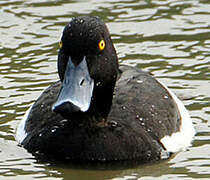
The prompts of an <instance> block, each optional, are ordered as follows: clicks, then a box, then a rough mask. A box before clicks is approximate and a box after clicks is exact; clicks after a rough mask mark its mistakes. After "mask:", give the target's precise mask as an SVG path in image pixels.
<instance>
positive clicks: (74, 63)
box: [53, 16, 118, 116]
mask: <svg viewBox="0 0 210 180" xmlns="http://www.w3.org/2000/svg"><path fill="white" fill-rule="evenodd" d="M58 73H59V77H60V79H61V81H62V83H63V86H62V89H61V92H60V94H59V96H58V101H60V102H59V103H57V102H56V103H57V104H55V105H54V107H53V110H54V111H55V112H58V113H61V114H69V113H73V112H75V111H83V112H86V111H90V110H93V111H97V112H99V113H100V114H101V115H102V116H106V115H107V114H108V112H109V110H110V107H111V101H112V96H113V90H114V86H115V82H116V78H117V74H118V59H117V55H116V51H115V48H114V46H113V43H112V40H111V38H110V34H109V31H108V29H107V27H106V25H105V24H104V23H103V22H102V21H101V20H100V19H99V18H98V17H90V16H82V17H77V18H73V19H72V20H71V21H70V22H69V24H67V25H66V27H65V28H64V31H63V35H62V38H61V42H60V51H59V55H58ZM69 82H70V83H69ZM75 84H76V85H75ZM83 84H84V86H83ZM86 85H88V86H86ZM87 92H88V94H87ZM64 94H65V95H64ZM67 94H68V95H67ZM64 96H65V99H66V100H63V99H64ZM67 96H68V97H67ZM70 96H71V97H70ZM75 97H76V98H75ZM84 97H85V98H84ZM72 98H73V99H74V100H73V101H72V100H71V99H72ZM88 101H89V102H88ZM75 102H76V103H75ZM81 104H83V105H84V104H85V105H84V106H83V107H82V105H81ZM80 105H81V107H82V108H81V107H80ZM61 107H62V108H61Z"/></svg>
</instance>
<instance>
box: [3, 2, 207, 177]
mask: <svg viewBox="0 0 210 180" xmlns="http://www.w3.org/2000/svg"><path fill="white" fill-rule="evenodd" d="M0 7H1V8H0V11H1V13H0V36H1V40H0V79H1V81H0V104H1V106H0V159H1V161H0V177H2V178H3V179H7V178H8V179H9V178H12V179H14V178H15V179H23V178H25V179H35V178H45V179H97V180H98V179H137V178H140V179H154V177H156V179H167V178H172V179H179V178H180V179H184V178H189V177H192V178H209V177H210V173H209V172H210V169H209V163H208V162H209V160H210V157H209V153H208V150H209V148H210V147H209V145H208V142H209V140H210V134H209V132H210V128H209V126H210V108H209V107H210V95H209V81H210V73H209V65H210V53H209V48H210V40H209V39H210V31H209V26H210V24H209V15H210V13H209V9H210V4H209V2H208V1H203V0H189V1H179V0H172V1H169V0H168V1H161V0H154V1H151V0H145V1H137V0H133V1H132V0H128V1H121V0H116V1H111V0H108V1H105V0H104V1H97V0H89V1H71V2H66V1H64V0H60V1H43V0H29V1H23V0H11V1H7V0H1V2H0ZM78 15H97V16H100V17H101V18H102V19H103V20H104V21H105V22H106V23H107V25H108V27H109V29H110V31H111V34H112V38H113V40H114V43H115V46H116V49H117V52H118V56H119V60H120V62H121V63H125V64H130V65H132V66H138V67H139V68H142V69H144V70H148V71H150V72H152V73H153V74H154V75H155V76H156V77H158V78H160V79H161V80H162V81H163V82H164V83H165V84H167V85H168V86H169V87H170V88H171V89H173V90H174V92H175V93H176V94H177V95H178V96H179V97H180V98H181V99H183V100H184V103H185V104H186V106H187V108H188V109H189V110H190V114H191V116H192V117H193V122H194V124H195V127H196V130H197V136H196V137H195V142H194V144H193V147H191V148H189V150H188V151H185V152H180V153H178V154H176V155H174V157H173V158H171V159H170V160H168V161H162V162H158V163H155V164H146V165H139V166H135V167H127V168H123V169H119V168H118V169H115V170H114V169H112V170H108V169H107V168H102V167H101V168H102V169H97V170H94V169H91V170H90V169H86V168H79V167H72V166H70V165H66V164H65V165H61V164H51V163H43V162H37V161H36V160H35V159H34V158H33V157H32V156H31V155H30V154H28V153H27V152H26V151H25V150H24V149H23V148H20V147H18V146H17V144H16V142H15V140H14V133H15V129H16V126H17V123H18V122H19V120H20V119H21V118H22V116H23V114H24V112H25V111H26V110H27V108H28V107H29V106H30V105H31V104H32V103H33V102H34V100H35V99H36V98H37V96H39V94H40V93H41V92H42V90H43V89H45V88H46V87H47V86H48V85H49V84H50V83H51V82H54V81H56V80H57V79H58V77H57V74H56V71H57V70H56V59H57V49H58V45H57V43H58V41H59V38H60V34H61V32H62V29H63V27H64V25H65V24H66V23H67V22H68V21H69V19H70V18H71V17H73V16H78ZM105 169H106V170H105ZM2 178H1V179H2Z"/></svg>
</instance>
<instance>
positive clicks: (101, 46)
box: [98, 40, 105, 51]
mask: <svg viewBox="0 0 210 180" xmlns="http://www.w3.org/2000/svg"><path fill="white" fill-rule="evenodd" d="M98 47H99V49H100V50H101V51H102V50H104V48H105V41H104V40H101V41H100V42H99V43H98Z"/></svg>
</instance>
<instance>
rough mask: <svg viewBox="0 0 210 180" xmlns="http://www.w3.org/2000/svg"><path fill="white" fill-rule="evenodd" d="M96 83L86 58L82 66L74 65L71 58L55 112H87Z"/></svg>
mask: <svg viewBox="0 0 210 180" xmlns="http://www.w3.org/2000/svg"><path fill="white" fill-rule="evenodd" d="M93 87H94V81H93V79H92V78H91V77H90V74H89V71H88V67H87V62H86V57H85V56H84V57H83V60H82V61H81V63H80V64H78V65H76V66H75V65H74V64H73V63H72V60H71V57H70V58H69V61H68V64H67V67H66V71H65V75H64V80H63V83H62V88H61V90H60V93H59V95H58V98H57V101H56V102H55V104H54V105H53V107H52V109H53V111H54V112H57V113H60V114H69V113H72V112H77V111H82V112H86V111H87V110H88V109H89V107H90V103H91V97H92V94H93Z"/></svg>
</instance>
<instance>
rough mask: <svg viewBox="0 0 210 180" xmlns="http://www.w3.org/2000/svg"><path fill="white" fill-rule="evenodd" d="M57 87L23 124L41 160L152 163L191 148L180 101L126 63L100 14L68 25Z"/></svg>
mask: <svg viewBox="0 0 210 180" xmlns="http://www.w3.org/2000/svg"><path fill="white" fill-rule="evenodd" d="M59 46H60V47H59V52H58V60H57V68H58V76H59V81H57V82H55V83H53V84H52V85H50V86H49V87H48V88H47V89H46V90H44V92H43V93H42V94H41V95H40V96H39V97H38V99H37V100H36V101H35V102H34V104H33V105H32V106H31V107H30V108H29V109H28V110H27V112H26V113H25V115H24V117H23V119H22V120H21V121H20V123H19V125H18V128H17V133H16V140H17V142H18V144H19V145H20V146H22V147H23V148H25V149H26V150H27V151H28V152H29V153H32V154H33V155H34V156H35V157H37V158H40V157H44V158H49V159H55V160H57V159H59V160H68V161H72V162H74V161H76V162H87V161H88V162H112V161H115V162H119V161H138V162H149V161H153V160H161V159H167V158H169V157H170V156H171V154H173V153H175V152H178V151H181V150H185V149H187V148H188V147H189V146H191V143H192V140H193V137H194V135H195V129H194V127H193V123H192V119H191V117H190V115H189V112H188V111H187V109H186V108H185V106H184V105H183V103H182V102H181V101H180V100H179V98H178V97H177V96H176V95H175V94H174V93H173V92H172V91H171V90H170V89H169V88H167V87H166V85H164V84H163V83H162V82H160V81H159V80H157V79H156V78H154V77H153V75H152V74H151V73H149V72H146V71H143V70H141V69H140V68H137V67H131V66H128V65H120V64H119V63H118V57H117V53H116V50H115V47H114V45H113V42H112V39H111V36H110V33H109V30H108V28H107V26H106V25H105V23H104V22H103V21H102V20H101V19H100V18H99V17H95V16H79V17H74V18H72V19H71V21H70V22H69V23H68V24H67V25H66V26H65V27H64V30H63V33H62V36H61V40H60V42H59Z"/></svg>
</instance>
